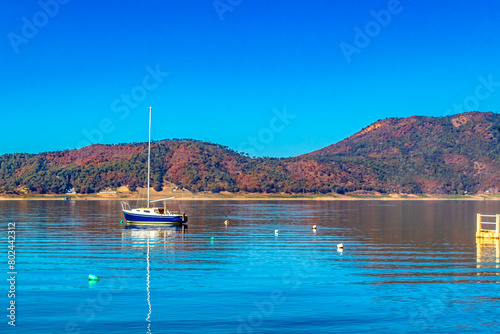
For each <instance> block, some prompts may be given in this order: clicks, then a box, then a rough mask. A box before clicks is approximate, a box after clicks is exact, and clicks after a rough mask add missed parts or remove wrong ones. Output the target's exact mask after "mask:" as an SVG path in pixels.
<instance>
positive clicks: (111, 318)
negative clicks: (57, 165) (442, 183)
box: [0, 201, 500, 333]
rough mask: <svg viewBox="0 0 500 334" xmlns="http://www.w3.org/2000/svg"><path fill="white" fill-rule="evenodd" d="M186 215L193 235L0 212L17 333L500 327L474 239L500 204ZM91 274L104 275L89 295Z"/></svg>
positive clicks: (29, 209)
mask: <svg viewBox="0 0 500 334" xmlns="http://www.w3.org/2000/svg"><path fill="white" fill-rule="evenodd" d="M183 209H184V210H185V211H186V212H188V213H189V216H190V222H189V230H182V228H181V227H177V226H127V227H122V226H120V223H119V221H120V220H121V219H122V217H121V211H120V205H119V203H118V202H113V201H102V202H99V201H70V202H63V201H32V202H23V201H19V202H5V201H4V202H1V201H0V210H1V212H2V215H0V224H1V225H2V226H6V225H7V223H8V222H13V221H15V222H17V224H16V233H17V238H18V239H17V244H18V253H16V254H18V255H17V259H16V260H17V262H18V267H19V278H20V280H19V285H18V288H19V295H18V297H17V298H18V300H17V301H18V302H19V305H20V311H19V312H20V313H19V327H18V328H16V330H17V332H19V333H49V332H53V333H65V332H67V328H74V329H75V330H74V331H73V332H78V331H79V332H81V333H122V332H123V331H127V332H129V333H144V332H148V333H164V332H169V333H252V332H253V333H280V332H290V333H332V332H348V333H351V332H352V333H372V332H382V333H384V332H386V333H417V332H418V333H419V332H450V331H470V332H481V331H486V332H496V331H499V330H500V324H498V323H497V320H496V319H500V299H499V297H498V294H497V293H496V292H495V291H496V290H495V289H496V288H497V287H498V285H497V284H496V283H497V282H498V281H499V277H498V274H499V272H500V268H499V265H500V263H499V244H498V240H496V241H494V242H492V243H487V242H486V240H483V241H481V242H478V243H476V239H475V230H476V224H475V219H476V214H477V213H478V212H481V213H484V214H495V213H500V201H499V202H484V203H483V202H473V201H470V202H460V201H439V202H432V201H425V202H424V201H422V202H412V201H401V202H377V201H337V202H335V201H331V202H321V201H262V202H256V201H227V202H225V201H191V202H189V201H186V202H185V203H184V202H183ZM226 220H228V221H229V224H227V225H226V224H224V221H226ZM313 225H316V226H317V229H312V226H313ZM4 230H6V228H5V229H4ZM275 230H279V234H278V235H276V234H275V233H274V231H275ZM3 240H4V241H2V242H3V243H5V242H6V241H5V240H6V239H5V238H4V239H3ZM339 243H343V245H344V249H343V251H342V252H339V251H338V250H337V244H339ZM5 248H6V247H4V249H5ZM89 273H93V274H96V275H98V276H99V277H100V278H101V280H100V281H99V282H98V283H96V284H94V286H92V288H89V285H88V282H87V277H88V274H89ZM2 284H3V285H2V286H0V289H2V291H7V288H8V287H7V286H5V284H6V283H5V282H4V283H2ZM21 305H22V306H21ZM484 314H488V315H489V316H488V317H484ZM9 330H10V329H7V331H9Z"/></svg>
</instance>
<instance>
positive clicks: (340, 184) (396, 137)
mask: <svg viewBox="0 0 500 334" xmlns="http://www.w3.org/2000/svg"><path fill="white" fill-rule="evenodd" d="M499 144H500V115H499V114H496V113H493V112H467V113H463V114H457V115H450V116H445V117H427V116H411V117H407V118H387V119H383V120H378V121H377V122H374V123H372V124H370V125H368V126H367V127H365V128H363V129H361V130H360V131H358V132H356V133H354V134H353V135H351V136H349V137H347V138H345V139H344V140H342V141H340V142H337V143H334V144H332V145H329V146H327V147H324V148H322V149H319V150H316V151H314V152H310V153H307V154H304V155H299V156H296V157H290V158H272V157H261V158H251V157H249V156H247V155H243V154H241V153H238V152H236V151H235V150H232V149H230V148H229V147H227V146H223V145H219V144H213V143H208V142H203V141H197V140H186V139H174V140H161V141H156V142H154V143H153V144H152V153H153V154H152V180H153V182H152V184H153V186H154V187H155V188H156V189H161V188H162V187H163V185H164V184H165V182H170V183H173V184H175V185H177V186H179V187H183V188H186V189H188V190H190V191H193V192H204V191H211V192H220V191H230V192H233V193H236V192H251V193H253V192H266V193H289V194H294V193H323V194H326V193H330V192H337V193H345V192H353V191H371V192H381V193H416V194H418V193H430V194H460V193H465V192H468V193H476V192H490V193H498V192H499V190H500V189H499V185H500V161H499V157H500V145H499ZM146 161H147V143H132V144H116V145H102V144H93V145H90V146H87V147H84V148H81V149H74V150H66V151H55V152H43V153H38V154H24V153H16V154H4V155H2V156H0V193H39V194H43V193H65V192H66V190H67V189H68V188H75V190H76V191H77V192H78V193H92V192H96V191H99V190H101V189H105V188H109V187H115V188H116V187H119V186H123V185H127V186H128V187H129V188H130V189H132V190H134V189H135V188H136V187H138V186H144V185H145V184H146V175H147V173H146Z"/></svg>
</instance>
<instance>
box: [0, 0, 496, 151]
mask: <svg viewBox="0 0 500 334" xmlns="http://www.w3.org/2000/svg"><path fill="white" fill-rule="evenodd" d="M1 9H2V10H1V11H0V34H1V35H2V39H1V42H0V62H1V83H2V99H0V113H1V116H2V117H1V122H2V123H1V124H2V134H1V138H2V140H1V141H0V154H3V153H13V152H29V153H36V152H41V151H53V150H62V149H68V148H79V147H82V146H84V145H88V144H90V142H93V143H95V142H98V143H105V144H113V143H123V142H142V141H145V140H147V112H148V107H149V106H153V139H165V138H194V139H199V140H206V141H210V142H215V143H220V144H223V145H227V146H229V147H231V148H234V149H236V150H238V151H246V152H248V153H250V154H251V155H258V156H264V155H265V156H293V155H298V154H302V153H307V152H310V151H313V150H316V149H319V148H322V147H324V146H327V145H330V144H332V143H335V142H337V141H340V140H342V139H344V138H346V137H348V136H350V135H351V134H353V133H355V132H356V131H359V130H360V129H361V128H363V127H365V126H367V125H369V124H370V123H372V122H374V121H376V120H378V119H382V118H387V117H407V116H411V115H425V116H444V115H448V114H450V113H456V112H457V111H460V110H463V111H470V110H479V111H494V112H497V111H498V107H497V106H498V105H499V102H500V68H499V67H500V62H499V60H500V43H499V42H500V40H499V39H500V33H499V30H500V28H499V26H498V24H497V16H498V14H497V13H498V10H499V9H500V4H498V2H495V1H480V2H471V1H430V0H428V1H423V0H413V1H410V0H401V1H395V0H391V1H359V0H349V1H347V0H346V1H326V0H325V1H323V0H315V1H269V0H266V1H260V0H253V1H249V0H220V1H219V0H217V1H213V0H209V1H203V0H202V1H200V0H197V1H194V0H182V1H180V0H179V1H169V0H163V1H137V0H132V1H126V2H124V1H103V2H101V1H79V0H59V1H57V0H42V1H40V2H39V1H27V0H22V1H16V2H13V1H9V2H3V3H2V4H1ZM497 82H498V83H497Z"/></svg>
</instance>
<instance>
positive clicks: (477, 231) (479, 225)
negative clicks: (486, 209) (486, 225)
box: [476, 213, 481, 238]
mask: <svg viewBox="0 0 500 334" xmlns="http://www.w3.org/2000/svg"><path fill="white" fill-rule="evenodd" d="M480 235H481V214H480V213H478V214H477V230H476V238H479V236H480Z"/></svg>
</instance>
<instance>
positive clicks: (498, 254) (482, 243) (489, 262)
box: [476, 238, 500, 275]
mask: <svg viewBox="0 0 500 334" xmlns="http://www.w3.org/2000/svg"><path fill="white" fill-rule="evenodd" d="M476 246H477V268H478V269H500V240H499V239H493V238H478V239H476ZM477 274H478V275H491V274H494V275H500V272H498V271H493V272H491V271H487V270H481V271H480V272H478V273H477Z"/></svg>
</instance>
